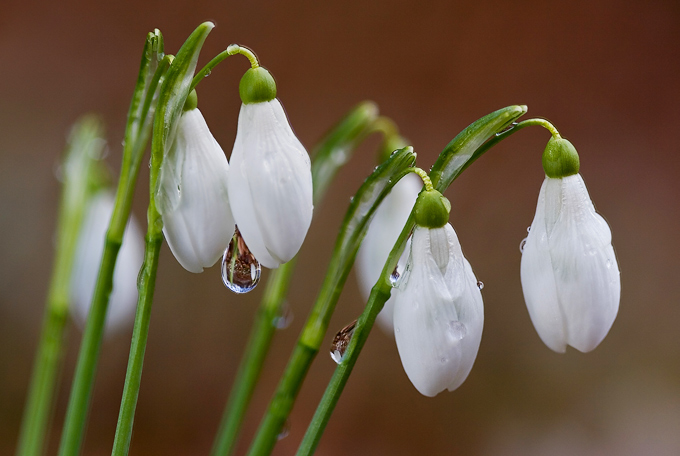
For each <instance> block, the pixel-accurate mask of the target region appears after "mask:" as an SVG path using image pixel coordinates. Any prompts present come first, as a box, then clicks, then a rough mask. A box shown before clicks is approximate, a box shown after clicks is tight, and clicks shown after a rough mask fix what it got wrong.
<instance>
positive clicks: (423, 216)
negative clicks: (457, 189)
mask: <svg viewBox="0 0 680 456" xmlns="http://www.w3.org/2000/svg"><path fill="white" fill-rule="evenodd" d="M450 211H451V203H450V202H449V200H448V199H446V198H445V197H444V196H443V195H442V194H441V193H439V192H438V191H437V190H429V191H428V190H423V191H422V192H420V195H418V199H417V200H416V206H415V212H416V214H415V215H416V224H417V225H418V226H422V227H424V228H441V227H442V226H444V225H446V224H447V223H448V222H449V212H450Z"/></svg>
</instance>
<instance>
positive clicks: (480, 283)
mask: <svg viewBox="0 0 680 456" xmlns="http://www.w3.org/2000/svg"><path fill="white" fill-rule="evenodd" d="M477 288H479V289H480V290H483V289H484V282H482V281H481V280H478V281H477Z"/></svg>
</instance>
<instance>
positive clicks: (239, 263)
mask: <svg viewBox="0 0 680 456" xmlns="http://www.w3.org/2000/svg"><path fill="white" fill-rule="evenodd" d="M260 272H261V268H260V262H259V261H257V258H255V257H254V256H253V254H252V253H250V250H248V246H247V245H246V243H245V242H244V241H243V237H241V233H240V232H239V230H238V227H236V231H235V232H234V236H233V237H232V238H231V242H229V247H227V250H225V251H224V255H223V256H222V282H224V285H225V286H226V287H227V288H229V289H230V290H231V291H233V292H234V293H239V294H240V293H248V292H249V291H251V290H252V289H253V288H255V287H256V286H257V284H258V282H259V281H260Z"/></svg>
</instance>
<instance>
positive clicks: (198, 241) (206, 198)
mask: <svg viewBox="0 0 680 456" xmlns="http://www.w3.org/2000/svg"><path fill="white" fill-rule="evenodd" d="M196 105H197V99H196V92H195V91H192V93H191V95H190V96H189V98H188V99H187V103H186V105H185V106H184V109H185V110H184V112H183V114H182V116H181V117H180V119H179V123H178V126H177V133H176V136H175V139H174V141H173V143H172V145H171V146H170V149H169V150H168V152H167V154H166V156H165V157H164V159H163V163H162V165H161V172H160V179H159V181H160V183H159V189H158V194H157V196H156V201H157V205H158V209H159V212H160V213H161V216H162V218H163V234H164V235H165V239H166V240H167V241H168V245H169V246H170V250H172V253H173V255H174V256H175V258H177V261H178V262H179V264H181V265H182V266H183V267H184V269H186V270H187V271H190V272H202V271H203V268H208V267H210V266H212V265H214V264H215V262H216V261H217V260H218V258H220V257H221V256H222V253H223V252H224V250H225V249H226V248H227V246H228V245H229V241H231V237H232V235H233V234H234V219H233V217H232V215H231V209H230V207H229V198H228V196H227V177H228V172H229V164H228V163H227V158H226V157H225V155H224V152H223V151H222V148H221V147H220V145H219V144H218V143H217V141H216V140H215V138H214V137H213V136H212V134H211V133H210V130H209V129H208V125H207V124H206V122H205V119H204V118H203V115H202V114H201V112H200V111H199V110H198V108H196Z"/></svg>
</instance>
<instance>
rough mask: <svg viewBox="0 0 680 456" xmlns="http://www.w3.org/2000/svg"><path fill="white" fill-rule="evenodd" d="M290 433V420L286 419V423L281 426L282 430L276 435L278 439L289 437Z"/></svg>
mask: <svg viewBox="0 0 680 456" xmlns="http://www.w3.org/2000/svg"><path fill="white" fill-rule="evenodd" d="M288 434H290V422H289V421H288V420H286V422H285V423H283V427H282V428H281V432H279V433H278V435H277V436H276V439H277V440H281V439H285V438H286V437H288Z"/></svg>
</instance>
